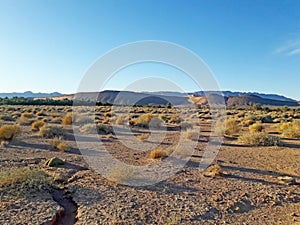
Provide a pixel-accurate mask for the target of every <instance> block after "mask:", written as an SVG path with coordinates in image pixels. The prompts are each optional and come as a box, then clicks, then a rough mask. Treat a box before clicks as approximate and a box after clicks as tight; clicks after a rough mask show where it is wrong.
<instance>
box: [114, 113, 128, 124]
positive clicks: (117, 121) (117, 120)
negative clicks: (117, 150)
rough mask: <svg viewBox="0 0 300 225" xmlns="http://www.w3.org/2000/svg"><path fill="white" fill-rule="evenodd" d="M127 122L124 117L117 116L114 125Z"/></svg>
mask: <svg viewBox="0 0 300 225" xmlns="http://www.w3.org/2000/svg"><path fill="white" fill-rule="evenodd" d="M127 122H128V118H127V116H126V115H118V117H117V119H116V122H115V123H116V125H124V124H126V123H127Z"/></svg>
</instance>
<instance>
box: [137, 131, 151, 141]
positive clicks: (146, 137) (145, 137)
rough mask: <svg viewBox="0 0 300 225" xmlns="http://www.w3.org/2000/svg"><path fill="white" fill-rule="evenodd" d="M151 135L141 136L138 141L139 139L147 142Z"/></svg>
mask: <svg viewBox="0 0 300 225" xmlns="http://www.w3.org/2000/svg"><path fill="white" fill-rule="evenodd" d="M149 136H150V135H149V134H146V133H145V134H141V135H139V136H137V139H139V140H140V141H145V140H147V139H148V138H149Z"/></svg>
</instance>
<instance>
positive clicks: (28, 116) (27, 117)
mask: <svg viewBox="0 0 300 225" xmlns="http://www.w3.org/2000/svg"><path fill="white" fill-rule="evenodd" d="M33 122H34V119H33V114H32V113H28V112H24V113H22V114H21V116H20V118H19V120H18V123H19V124H21V125H29V124H31V123H33Z"/></svg>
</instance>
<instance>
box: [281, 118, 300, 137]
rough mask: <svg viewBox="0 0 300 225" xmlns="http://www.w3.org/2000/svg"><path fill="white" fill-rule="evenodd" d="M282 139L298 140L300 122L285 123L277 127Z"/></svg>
mask: <svg viewBox="0 0 300 225" xmlns="http://www.w3.org/2000/svg"><path fill="white" fill-rule="evenodd" d="M279 130H280V131H281V133H282V136H283V137H287V138H300V121H297V120H295V121H294V122H286V123H282V124H280V125H279Z"/></svg>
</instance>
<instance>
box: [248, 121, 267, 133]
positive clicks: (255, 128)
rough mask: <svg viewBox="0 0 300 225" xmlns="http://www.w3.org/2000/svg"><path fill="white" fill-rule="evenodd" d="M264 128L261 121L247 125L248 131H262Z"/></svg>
mask: <svg viewBox="0 0 300 225" xmlns="http://www.w3.org/2000/svg"><path fill="white" fill-rule="evenodd" d="M263 130H264V126H263V125H262V124H261V123H255V124H252V125H251V126H249V132H250V133H253V132H262V131H263Z"/></svg>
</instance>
